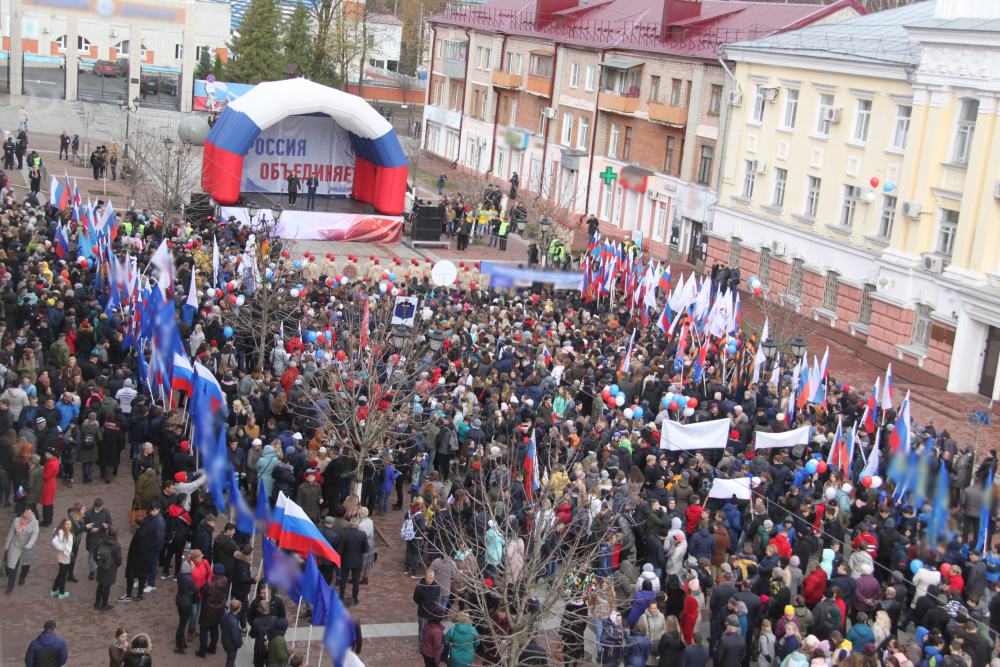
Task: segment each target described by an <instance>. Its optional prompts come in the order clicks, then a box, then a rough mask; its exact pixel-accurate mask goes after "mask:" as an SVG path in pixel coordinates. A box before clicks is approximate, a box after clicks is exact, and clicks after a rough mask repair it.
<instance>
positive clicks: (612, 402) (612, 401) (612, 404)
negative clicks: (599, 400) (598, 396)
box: [604, 396, 615, 408]
mask: <svg viewBox="0 0 1000 667" xmlns="http://www.w3.org/2000/svg"><path fill="white" fill-rule="evenodd" d="M604 400H605V402H606V403H607V404H608V407H609V408H613V407H615V397H614V396H608V397H607V398H606V399H604Z"/></svg>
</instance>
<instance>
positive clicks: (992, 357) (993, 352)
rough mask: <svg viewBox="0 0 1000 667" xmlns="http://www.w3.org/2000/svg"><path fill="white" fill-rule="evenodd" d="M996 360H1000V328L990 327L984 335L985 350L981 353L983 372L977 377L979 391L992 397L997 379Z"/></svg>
mask: <svg viewBox="0 0 1000 667" xmlns="http://www.w3.org/2000/svg"><path fill="white" fill-rule="evenodd" d="M997 361H1000V329H998V328H996V327H990V331H989V333H988V334H987V335H986V351H985V353H984V354H983V373H982V375H981V376H980V378H979V393H980V394H982V395H983V396H989V397H990V398H993V387H994V386H995V385H996V381H997Z"/></svg>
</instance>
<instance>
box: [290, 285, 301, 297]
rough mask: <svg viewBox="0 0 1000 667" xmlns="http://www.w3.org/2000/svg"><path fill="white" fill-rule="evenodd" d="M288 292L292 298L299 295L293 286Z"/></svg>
mask: <svg viewBox="0 0 1000 667" xmlns="http://www.w3.org/2000/svg"><path fill="white" fill-rule="evenodd" d="M288 293H289V294H291V295H292V298H295V297H297V296H298V295H299V291H298V290H297V289H295V288H294V287H293V288H292V289H291V290H289V292H288Z"/></svg>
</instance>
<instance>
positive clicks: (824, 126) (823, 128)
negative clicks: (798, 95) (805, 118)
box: [816, 93, 833, 137]
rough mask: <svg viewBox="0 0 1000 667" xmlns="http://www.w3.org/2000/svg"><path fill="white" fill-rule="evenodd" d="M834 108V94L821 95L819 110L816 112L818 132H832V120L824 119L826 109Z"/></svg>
mask: <svg viewBox="0 0 1000 667" xmlns="http://www.w3.org/2000/svg"><path fill="white" fill-rule="evenodd" d="M832 108H833V95H828V94H826V93H823V94H821V95H820V96H819V110H818V111H817V114H816V134H819V135H822V136H824V137H825V136H827V135H829V134H830V121H828V120H823V116H824V115H825V113H824V112H825V111H826V110H827V109H832Z"/></svg>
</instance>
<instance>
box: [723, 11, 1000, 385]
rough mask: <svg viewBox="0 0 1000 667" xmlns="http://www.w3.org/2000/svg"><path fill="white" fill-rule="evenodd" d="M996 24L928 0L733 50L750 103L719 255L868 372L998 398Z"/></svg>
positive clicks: (999, 50) (739, 114) (739, 128)
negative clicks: (875, 369)
mask: <svg viewBox="0 0 1000 667" xmlns="http://www.w3.org/2000/svg"><path fill="white" fill-rule="evenodd" d="M998 18H1000V5H997V4H996V3H981V2H979V3H977V2H969V1H967V0H937V1H936V2H935V1H934V0H931V1H930V2H922V3H917V4H913V5H910V6H908V7H903V8H899V9H894V10H889V11H885V12H880V13H879V14H877V15H869V16H861V17H857V18H854V19H851V20H848V21H845V22H843V23H840V24H836V25H823V26H814V27H808V28H805V29H802V30H799V31H794V32H789V33H785V34H782V35H776V36H771V37H767V38H764V39H760V40H754V41H751V42H748V43H742V44H735V45H728V46H727V47H725V50H726V54H727V57H728V58H730V59H732V60H733V61H735V63H736V66H735V70H734V72H735V76H736V81H737V83H736V85H737V86H738V89H739V90H741V91H742V92H743V101H742V104H741V106H739V107H736V108H735V109H734V113H733V116H732V121H731V123H730V125H729V128H728V133H727V141H728V142H729V145H730V146H731V147H732V149H731V151H730V152H729V153H728V154H727V156H726V160H725V164H724V165H723V178H722V183H721V185H720V190H719V195H720V196H719V201H718V203H717V205H716V207H715V209H716V210H715V215H714V224H713V229H712V231H711V232H710V239H709V261H710V262H712V263H714V262H719V263H728V264H738V265H739V266H740V267H741V271H742V272H743V274H744V275H745V276H747V277H749V276H751V275H756V276H758V277H759V278H760V280H761V281H762V282H763V283H764V285H765V292H766V298H769V299H771V300H773V301H777V302H779V303H780V305H782V306H784V307H785V308H789V309H793V310H795V311H797V312H798V313H799V314H800V315H805V316H806V317H809V318H811V319H812V320H814V321H816V322H818V323H820V324H822V325H823V326H824V327H826V328H827V329H828V330H829V331H830V332H836V334H837V335H838V336H839V337H840V339H841V340H842V341H843V342H845V343H847V344H848V345H850V346H852V347H853V348H855V349H856V350H857V351H858V354H859V355H860V356H861V357H863V358H865V359H868V360H870V361H872V362H875V363H877V364H879V365H882V366H885V365H887V364H888V363H890V362H892V363H893V364H894V365H893V370H894V372H895V373H896V374H897V375H900V376H902V377H904V378H906V379H910V380H913V381H919V382H924V383H928V384H931V385H934V386H940V387H946V388H947V389H948V390H949V391H955V392H967V393H980V394H983V395H985V396H988V397H990V398H992V399H996V398H998V395H1000V382H997V377H998V375H1000V289H998V288H1000V255H998V250H1000V248H998V244H1000V206H998V203H1000V201H998V200H1000V181H998V179H997V174H998V173H1000V144H998V143H997V141H996V138H995V131H996V127H995V126H996V120H997V119H996V116H997V94H998V92H1000V70H998V69H997V67H996V65H995V64H996V63H1000V46H998V44H1000V42H998V41H997V37H998V32H997V29H996V28H995V27H991V26H995V25H996V24H997V22H996V19H998ZM991 20H992V21H993V23H990V21H991Z"/></svg>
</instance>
